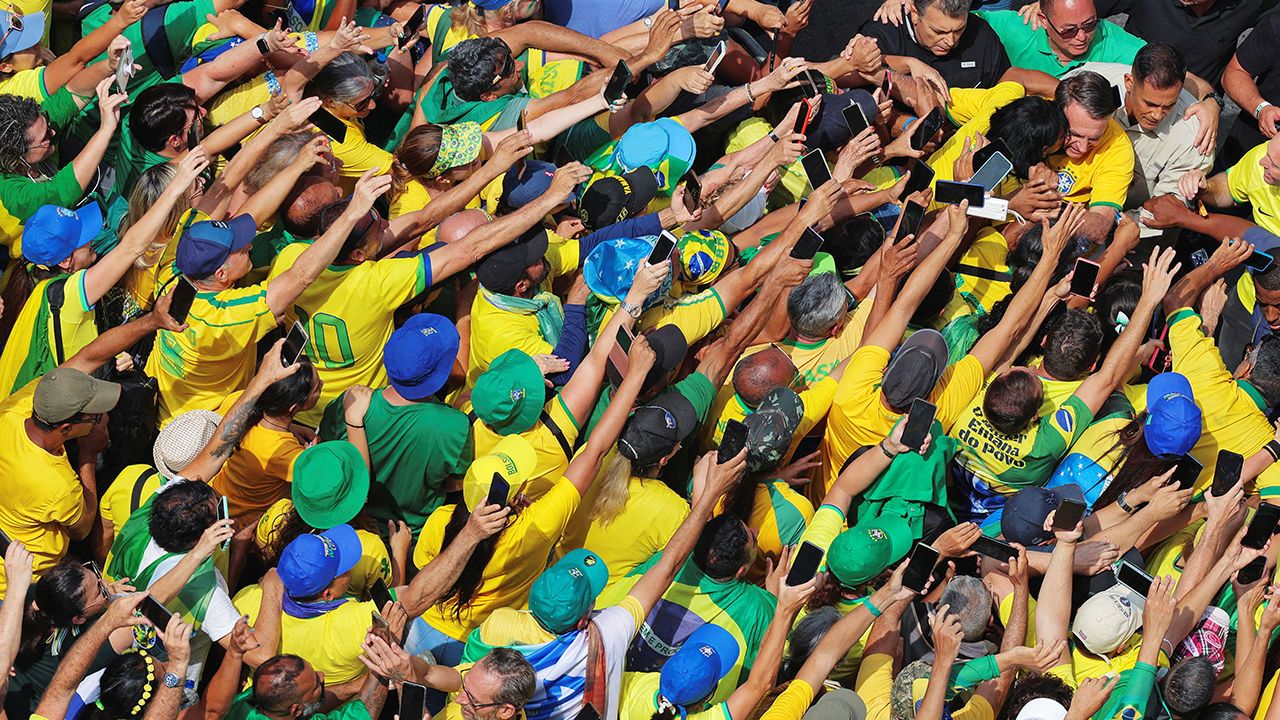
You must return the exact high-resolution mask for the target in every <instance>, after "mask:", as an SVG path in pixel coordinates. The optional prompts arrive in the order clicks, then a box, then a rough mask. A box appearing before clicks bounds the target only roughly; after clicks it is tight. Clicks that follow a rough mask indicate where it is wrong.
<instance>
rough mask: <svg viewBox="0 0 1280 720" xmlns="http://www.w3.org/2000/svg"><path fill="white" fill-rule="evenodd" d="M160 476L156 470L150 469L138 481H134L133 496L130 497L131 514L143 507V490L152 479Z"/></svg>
mask: <svg viewBox="0 0 1280 720" xmlns="http://www.w3.org/2000/svg"><path fill="white" fill-rule="evenodd" d="M159 474H160V472H159V471H158V470H156V469H155V468H149V469H148V470H147V471H146V472H144V473H142V474H141V475H139V476H138V479H137V480H134V481H133V494H132V495H130V496H129V512H130V513H132V512H133V511H134V510H137V509H138V508H140V507H142V490H143V488H145V487H146V486H147V483H148V482H149V481H150V480H151V478H153V477H155V476H156V475H159Z"/></svg>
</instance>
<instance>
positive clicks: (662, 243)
mask: <svg viewBox="0 0 1280 720" xmlns="http://www.w3.org/2000/svg"><path fill="white" fill-rule="evenodd" d="M675 249H676V236H675V235H672V234H671V233H669V232H667V231H666V230H663V231H662V234H661V235H659V236H658V241H657V242H656V243H654V244H653V251H652V252H650V253H649V259H648V260H645V264H647V265H657V264H659V263H664V262H666V261H668V260H670V259H671V251H672V250H675Z"/></svg>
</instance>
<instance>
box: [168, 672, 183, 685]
mask: <svg viewBox="0 0 1280 720" xmlns="http://www.w3.org/2000/svg"><path fill="white" fill-rule="evenodd" d="M181 684H182V678H181V677H179V676H177V675H175V674H173V673H171V672H167V673H165V674H164V686H165V687H167V688H176V687H178V686H179V685H181Z"/></svg>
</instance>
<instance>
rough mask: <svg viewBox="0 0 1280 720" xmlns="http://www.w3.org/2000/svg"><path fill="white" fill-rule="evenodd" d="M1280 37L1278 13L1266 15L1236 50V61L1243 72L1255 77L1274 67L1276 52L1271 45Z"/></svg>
mask: <svg viewBox="0 0 1280 720" xmlns="http://www.w3.org/2000/svg"><path fill="white" fill-rule="evenodd" d="M1277 37H1280V13H1274V12H1273V13H1267V15H1266V16H1264V17H1263V18H1261V19H1260V20H1258V24H1257V25H1256V26H1255V27H1254V28H1253V32H1251V33H1249V37H1247V38H1245V39H1244V42H1242V43H1240V46H1239V47H1237V48H1236V61H1237V62H1239V63H1240V67H1242V68H1244V70H1245V72H1247V73H1249V74H1250V75H1252V76H1254V77H1257V76H1259V75H1263V74H1265V73H1267V72H1269V71H1271V70H1272V69H1274V68H1275V65H1276V51H1275V47H1273V46H1272V45H1271V43H1273V42H1275V39H1276V38H1277Z"/></svg>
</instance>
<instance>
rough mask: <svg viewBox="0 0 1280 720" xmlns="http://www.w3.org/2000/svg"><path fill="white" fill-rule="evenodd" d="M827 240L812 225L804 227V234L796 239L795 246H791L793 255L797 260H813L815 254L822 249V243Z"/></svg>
mask: <svg viewBox="0 0 1280 720" xmlns="http://www.w3.org/2000/svg"><path fill="white" fill-rule="evenodd" d="M823 242H825V241H824V239H823V237H822V235H820V234H819V233H818V231H817V230H814V229H813V228H811V227H807V228H805V229H804V234H803V235H801V236H800V239H799V240H797V241H796V245H795V247H793V248H791V257H793V258H795V259H797V260H812V259H813V256H814V255H817V254H818V251H819V250H821V249H822V243H823Z"/></svg>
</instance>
